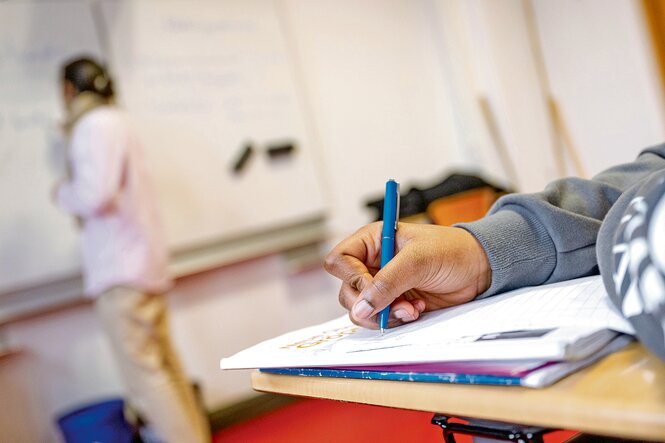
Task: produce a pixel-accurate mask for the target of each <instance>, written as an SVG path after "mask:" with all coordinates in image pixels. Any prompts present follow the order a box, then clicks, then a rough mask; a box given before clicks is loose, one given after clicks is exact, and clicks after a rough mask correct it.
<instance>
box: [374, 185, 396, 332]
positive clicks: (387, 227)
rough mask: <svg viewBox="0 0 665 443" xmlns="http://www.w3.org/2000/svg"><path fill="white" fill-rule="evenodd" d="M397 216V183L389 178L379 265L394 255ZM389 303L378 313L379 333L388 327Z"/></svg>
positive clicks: (384, 205) (384, 200) (386, 262)
mask: <svg viewBox="0 0 665 443" xmlns="http://www.w3.org/2000/svg"><path fill="white" fill-rule="evenodd" d="M398 218H399V183H397V182H396V181H395V180H393V179H390V180H388V181H387V182H386V195H385V197H384V199H383V229H382V230H381V267H382V268H383V267H384V266H385V265H386V264H388V262H389V261H390V260H391V259H392V258H393V256H394V255H395V232H396V231H397V220H398ZM389 314H390V305H388V306H386V307H385V308H383V310H382V311H381V312H380V313H379V328H380V329H381V335H383V334H384V333H385V331H386V329H388V315H389Z"/></svg>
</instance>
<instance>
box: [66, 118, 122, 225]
mask: <svg viewBox="0 0 665 443" xmlns="http://www.w3.org/2000/svg"><path fill="white" fill-rule="evenodd" d="M90 117H91V118H88V119H86V120H84V121H81V122H80V123H79V125H80V127H79V128H77V129H76V131H75V133H74V134H73V137H72V142H71V147H70V164H71V178H70V180H69V181H67V182H65V183H62V184H61V185H60V186H59V187H58V189H57V193H56V198H57V203H58V205H59V206H60V207H62V208H63V209H64V210H66V211H67V212H70V213H72V214H75V215H78V216H80V217H84V218H85V217H89V216H93V215H96V214H100V213H103V212H105V211H107V210H108V209H110V208H112V207H113V204H114V202H115V198H116V196H117V195H118V193H119V192H120V190H121V187H122V179H123V172H124V158H125V157H124V156H125V150H124V137H125V131H123V130H122V127H120V126H119V125H118V122H117V121H116V120H115V119H114V118H113V117H112V116H111V115H104V116H99V115H94V116H90Z"/></svg>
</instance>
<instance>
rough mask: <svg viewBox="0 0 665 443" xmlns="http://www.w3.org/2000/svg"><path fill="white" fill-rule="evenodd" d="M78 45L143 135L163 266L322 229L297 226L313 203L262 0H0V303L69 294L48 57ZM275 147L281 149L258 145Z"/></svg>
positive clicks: (238, 254)
mask: <svg viewBox="0 0 665 443" xmlns="http://www.w3.org/2000/svg"><path fill="white" fill-rule="evenodd" d="M80 54H89V55H92V56H97V57H99V58H101V59H102V60H106V61H107V62H108V64H109V65H110V67H111V73H112V75H113V76H114V78H115V86H116V90H117V92H118V93H119V102H120V105H121V106H122V107H124V108H125V109H126V110H127V112H128V113H129V114H130V116H131V117H132V119H133V122H134V123H135V125H136V127H137V129H138V131H139V133H140V136H141V137H142V139H143V144H144V148H145V154H146V160H147V164H148V168H149V170H150V173H151V175H152V178H153V181H154V182H155V185H156V186H155V187H156V189H157V191H158V199H159V202H158V203H159V207H160V209H161V212H162V215H163V220H164V224H165V227H166V232H167V236H168V242H169V246H170V249H171V250H172V251H173V252H175V253H176V254H174V257H175V261H174V263H175V265H172V268H173V269H174V273H175V274H177V275H183V273H186V272H196V271H197V270H202V269H205V268H210V267H212V266H213V265H214V263H212V262H213V261H214V262H215V263H216V264H217V265H219V264H220V263H222V264H226V263H230V262H232V261H233V260H234V258H235V259H236V260H237V259H246V258H249V256H250V255H253V256H255V255H260V254H261V252H262V251H263V252H264V253H265V252H274V251H276V250H279V248H282V249H284V248H286V247H289V245H291V247H292V246H296V245H298V244H300V243H299V242H302V239H299V238H298V233H300V234H302V235H301V236H304V237H306V238H307V239H308V241H311V240H312V238H313V237H314V236H318V238H319V239H320V238H321V236H322V235H323V231H322V230H317V229H313V228H312V226H311V225H310V226H309V227H308V226H306V225H307V223H308V222H311V221H312V220H318V222H317V223H321V222H320V221H321V217H322V215H323V212H324V209H325V204H324V199H323V195H322V191H321V184H320V177H319V176H318V174H317V172H316V164H315V157H314V154H313V150H314V148H313V142H312V141H311V139H310V137H309V135H308V131H307V127H306V122H305V118H304V115H303V112H302V110H301V108H302V105H301V96H300V95H299V91H298V90H297V88H296V83H295V81H294V72H293V71H292V64H291V62H290V60H289V53H288V50H287V47H286V45H285V40H284V38H283V35H282V30H281V29H280V23H279V20H278V17H277V12H276V10H275V6H274V4H273V3H272V2H270V1H215V2H212V1H211V2H203V1H196V2H185V1H159V2H157V1H155V2H153V1H141V2H129V1H128V2H122V1H118V2H115V1H109V2H101V3H100V2H88V1H85V0H80V1H59V2H49V3H43V2H34V3H33V2H18V1H17V2H3V3H0V294H2V295H3V297H2V299H1V300H0V307H2V309H5V308H8V305H9V304H12V305H17V303H25V302H27V299H28V298H30V299H31V301H30V302H31V303H32V301H37V299H43V298H44V297H48V298H49V299H51V300H55V299H57V297H58V295H57V294H53V292H54V291H55V292H58V291H57V290H56V289H54V288H57V287H58V284H59V282H60V283H63V284H64V282H65V281H69V282H73V283H72V284H73V285H74V286H72V285H68V286H67V289H66V290H63V291H60V292H62V294H65V293H67V294H73V293H75V292H76V293H80V281H79V280H78V279H77V278H76V277H77V276H78V275H79V273H80V258H79V254H80V252H79V247H78V239H77V232H76V229H75V227H74V225H73V222H72V218H71V217H70V216H69V215H67V214H65V213H63V212H62V211H60V210H59V209H57V208H56V207H55V206H54V204H53V203H52V202H51V199H50V194H51V190H52V187H53V186H54V184H55V183H56V181H57V180H58V179H59V178H60V177H62V176H63V173H64V149H63V141H62V137H61V135H60V131H59V129H58V121H59V119H60V118H61V115H62V110H61V108H62V103H61V101H60V100H61V99H60V86H59V78H58V77H59V72H58V69H59V67H60V65H61V64H62V63H63V61H65V60H67V59H68V58H70V57H72V56H74V55H80ZM248 144H251V146H253V151H252V152H253V155H252V156H251V157H250V158H249V159H248V161H247V162H246V163H245V165H244V167H243V168H242V169H241V170H240V171H239V172H234V170H233V166H234V164H236V163H237V160H238V157H239V155H240V154H241V153H242V151H243V150H244V149H245V147H246V146H247V145H248ZM285 145H291V146H292V147H293V149H292V150H291V151H290V153H287V154H286V155H281V156H280V155H277V156H270V155H268V148H270V147H279V146H285ZM285 227H290V228H289V229H291V231H289V232H286V233H284V232H285V231H284V228H285ZM299 227H302V229H301V228H299ZM270 232H282V234H278V235H276V236H277V237H278V238H277V239H275V238H274V237H275V235H270ZM276 240H280V241H276ZM243 245H245V246H243ZM206 248H208V249H207V250H206ZM215 248H216V249H215ZM206 254H207V255H206ZM202 256H205V257H206V258H207V259H206V260H203V259H202V258H201V257H202ZM179 257H180V258H181V259H180V261H181V262H182V263H180V262H178V259H179ZM176 262H177V263H176ZM74 287H76V288H79V289H77V290H76V291H75V290H74V289H73V288H74ZM37 289H38V290H37ZM29 293H35V294H37V295H35V296H32V295H29ZM62 294H61V295H62ZM10 299H11V300H12V301H11V302H8V301H7V300H10ZM33 299H34V300H33ZM5 305H7V306H5Z"/></svg>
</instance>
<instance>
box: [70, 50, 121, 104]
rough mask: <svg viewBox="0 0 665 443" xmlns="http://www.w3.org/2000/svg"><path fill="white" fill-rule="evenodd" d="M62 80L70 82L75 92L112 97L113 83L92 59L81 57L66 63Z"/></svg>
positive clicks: (104, 70) (101, 67) (102, 68)
mask: <svg viewBox="0 0 665 443" xmlns="http://www.w3.org/2000/svg"><path fill="white" fill-rule="evenodd" d="M63 78H64V79H65V80H67V81H70V82H71V83H72V84H73V85H74V87H75V88H76V90H77V91H79V92H84V91H90V92H94V93H95V94H99V95H101V96H102V97H106V98H111V97H113V81H112V80H111V77H110V76H109V75H108V73H107V72H106V69H105V68H104V67H103V66H102V65H101V64H100V63H98V62H96V61H95V60H93V59H92V58H88V57H82V58H77V59H75V60H72V61H70V62H67V63H66V64H65V65H64V68H63Z"/></svg>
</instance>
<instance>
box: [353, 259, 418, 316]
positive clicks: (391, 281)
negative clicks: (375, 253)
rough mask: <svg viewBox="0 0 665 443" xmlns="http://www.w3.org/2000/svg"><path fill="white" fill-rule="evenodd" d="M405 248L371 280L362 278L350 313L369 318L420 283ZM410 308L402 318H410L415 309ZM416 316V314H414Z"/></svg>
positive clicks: (416, 270)
mask: <svg viewBox="0 0 665 443" xmlns="http://www.w3.org/2000/svg"><path fill="white" fill-rule="evenodd" d="M410 255H411V254H409V253H408V251H407V250H406V249H404V250H402V251H401V252H400V254H397V255H395V257H394V258H393V259H392V260H390V261H389V262H388V264H387V265H386V266H384V267H383V268H382V269H381V270H380V271H379V272H378V273H377V274H376V275H375V276H374V278H372V279H371V280H367V279H366V280H364V282H363V286H364V287H363V288H361V291H360V295H359V298H358V300H357V301H356V303H355V304H354V305H353V308H352V314H353V316H354V317H355V318H357V319H359V320H363V319H367V318H370V317H372V316H374V315H376V314H377V313H378V312H380V311H381V310H382V309H383V308H385V307H386V306H388V305H389V304H391V303H392V302H393V301H395V300H396V299H397V298H398V297H399V296H400V295H402V294H403V293H405V292H406V291H408V290H410V289H412V288H414V287H416V286H417V285H418V284H420V283H421V282H420V279H421V277H420V275H419V273H418V269H417V267H416V266H414V264H413V260H412V259H411V258H410ZM409 306H410V307H411V309H408V310H406V311H405V312H404V313H403V316H404V318H405V319H406V318H411V317H412V316H413V315H415V312H416V311H417V310H416V308H415V307H413V306H412V305H411V303H409ZM416 318H417V316H416Z"/></svg>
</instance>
